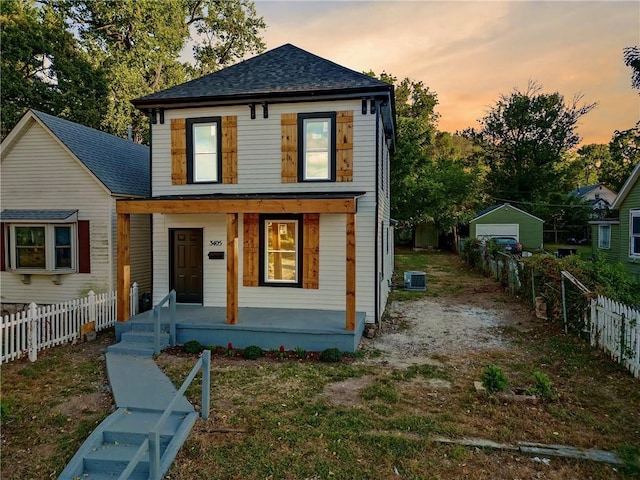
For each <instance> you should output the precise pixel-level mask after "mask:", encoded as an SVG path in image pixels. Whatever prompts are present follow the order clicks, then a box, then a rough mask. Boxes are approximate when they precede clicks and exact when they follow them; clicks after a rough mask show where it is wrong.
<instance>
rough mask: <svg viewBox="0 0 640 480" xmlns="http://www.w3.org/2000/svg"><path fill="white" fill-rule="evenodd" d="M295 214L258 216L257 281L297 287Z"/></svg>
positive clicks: (297, 228)
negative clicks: (259, 266)
mask: <svg viewBox="0 0 640 480" xmlns="http://www.w3.org/2000/svg"><path fill="white" fill-rule="evenodd" d="M300 223H301V222H300V218H299V216H294V215H291V216H289V215H286V216H280V217H266V216H264V217H263V218H262V222H261V225H260V227H261V228H260V243H261V258H260V260H261V262H260V263H261V271H262V276H261V280H262V281H261V283H262V284H264V285H283V286H300V284H301V282H300V271H301V263H302V261H301V260H302V257H301V248H300V247H301V238H300V237H301V230H300Z"/></svg>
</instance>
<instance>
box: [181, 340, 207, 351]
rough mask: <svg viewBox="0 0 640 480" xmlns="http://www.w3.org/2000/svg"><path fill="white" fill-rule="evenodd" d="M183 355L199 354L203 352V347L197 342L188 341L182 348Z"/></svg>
mask: <svg viewBox="0 0 640 480" xmlns="http://www.w3.org/2000/svg"><path fill="white" fill-rule="evenodd" d="M182 350H183V351H184V353H200V352H201V351H202V350H204V346H202V345H201V344H200V342H199V341H197V340H190V341H188V342H187V343H185V344H184V345H183V346H182Z"/></svg>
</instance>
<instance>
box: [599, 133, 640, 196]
mask: <svg viewBox="0 0 640 480" xmlns="http://www.w3.org/2000/svg"><path fill="white" fill-rule="evenodd" d="M609 154H610V159H609V161H607V162H605V163H604V164H603V165H602V167H601V168H600V171H601V172H600V181H601V182H603V183H605V184H606V185H608V186H609V187H611V188H612V189H614V190H616V191H619V190H620V189H621V188H622V186H623V185H624V182H625V181H626V180H627V177H629V175H630V174H631V172H632V171H633V169H634V167H635V166H636V165H637V164H638V163H639V162H640V122H638V123H636V125H635V127H632V128H630V129H628V130H616V131H615V132H614V134H613V137H612V138H611V142H609Z"/></svg>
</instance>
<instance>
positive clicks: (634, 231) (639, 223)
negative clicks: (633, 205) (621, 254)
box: [629, 210, 640, 256]
mask: <svg viewBox="0 0 640 480" xmlns="http://www.w3.org/2000/svg"><path fill="white" fill-rule="evenodd" d="M629 215H630V218H629V234H630V238H629V254H630V255H632V256H640V210H631V211H630V212H629Z"/></svg>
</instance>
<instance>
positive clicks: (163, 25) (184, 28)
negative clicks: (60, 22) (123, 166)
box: [44, 0, 265, 141]
mask: <svg viewBox="0 0 640 480" xmlns="http://www.w3.org/2000/svg"><path fill="white" fill-rule="evenodd" d="M44 1H46V2H47V4H48V5H50V6H51V8H53V9H55V11H56V12H58V13H59V14H60V15H61V16H62V17H64V18H65V21H66V22H67V24H68V25H69V26H70V29H71V30H72V31H75V32H77V35H78V36H79V39H80V42H81V44H82V45H83V47H84V48H85V49H86V50H87V51H88V52H89V53H90V54H91V56H92V58H94V59H95V62H96V63H97V64H99V65H102V66H103V67H104V68H105V70H106V71H107V78H108V81H109V96H108V110H107V113H106V115H105V118H104V120H103V122H102V126H103V129H105V130H107V131H109V132H110V133H113V134H116V135H124V134H125V133H126V131H127V126H128V125H132V126H133V132H134V135H135V137H136V140H138V141H140V140H142V139H143V138H144V137H145V136H146V132H147V128H148V127H147V121H146V118H145V117H144V114H143V113H142V112H139V111H138V110H136V109H135V108H134V107H133V105H132V104H131V100H132V99H133V98H136V97H141V96H144V95H148V94H151V93H153V92H156V91H158V90H162V89H165V88H168V87H171V86H174V85H176V84H179V83H182V82H184V81H186V80H189V79H191V78H193V77H194V76H199V75H202V74H204V73H210V72H213V71H216V70H218V69H220V68H223V67H225V66H227V65H229V64H230V63H232V62H234V61H236V60H238V59H240V58H242V57H243V56H244V55H246V54H247V53H251V52H260V51H262V49H264V43H263V41H262V39H261V38H260V36H259V31H260V30H261V29H263V28H264V27H265V24H264V21H263V19H262V17H258V16H257V14H256V11H255V7H254V4H253V2H251V1H249V0H226V1H219V0H163V1H156V0H109V1H105V0H101V1H98V0H44ZM192 31H193V32H195V33H196V34H197V41H196V43H195V45H194V47H193V50H194V57H195V60H196V65H195V67H194V66H191V65H189V64H187V63H184V62H181V61H180V60H179V55H180V53H181V51H182V50H183V48H184V47H185V45H186V44H187V41H189V40H190V38H191V32H192Z"/></svg>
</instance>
